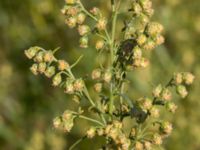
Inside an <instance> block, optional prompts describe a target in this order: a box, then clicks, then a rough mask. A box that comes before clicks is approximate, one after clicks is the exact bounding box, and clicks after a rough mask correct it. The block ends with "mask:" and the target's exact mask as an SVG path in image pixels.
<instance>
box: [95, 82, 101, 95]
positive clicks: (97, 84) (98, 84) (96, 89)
mask: <svg viewBox="0 0 200 150" xmlns="http://www.w3.org/2000/svg"><path fill="white" fill-rule="evenodd" d="M94 90H95V91H96V92H98V93H100V92H101V91H102V83H96V84H95V85H94Z"/></svg>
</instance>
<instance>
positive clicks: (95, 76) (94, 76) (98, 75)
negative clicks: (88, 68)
mask: <svg viewBox="0 0 200 150" xmlns="http://www.w3.org/2000/svg"><path fill="white" fill-rule="evenodd" d="M100 78H101V70H100V69H95V70H93V71H92V79H93V80H97V79H100Z"/></svg>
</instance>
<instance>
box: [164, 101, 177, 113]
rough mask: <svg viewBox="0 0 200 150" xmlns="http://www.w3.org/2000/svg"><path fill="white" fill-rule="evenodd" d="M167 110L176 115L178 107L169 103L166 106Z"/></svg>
mask: <svg viewBox="0 0 200 150" xmlns="http://www.w3.org/2000/svg"><path fill="white" fill-rule="evenodd" d="M166 108H167V110H169V112H172V113H175V111H176V109H177V105H175V104H174V103H173V102H169V103H167V104H166Z"/></svg>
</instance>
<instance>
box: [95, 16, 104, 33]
mask: <svg viewBox="0 0 200 150" xmlns="http://www.w3.org/2000/svg"><path fill="white" fill-rule="evenodd" d="M106 25H107V20H106V19H105V18H100V19H99V20H98V22H97V24H96V27H97V29H98V30H100V31H101V30H105V29H106Z"/></svg>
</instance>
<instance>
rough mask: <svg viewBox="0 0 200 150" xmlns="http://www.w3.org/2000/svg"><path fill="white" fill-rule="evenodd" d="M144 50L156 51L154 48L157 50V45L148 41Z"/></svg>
mask: <svg viewBox="0 0 200 150" xmlns="http://www.w3.org/2000/svg"><path fill="white" fill-rule="evenodd" d="M143 48H144V49H145V50H152V49H154V48H155V43H154V41H152V40H148V41H147V42H146V43H145V44H144V46H143Z"/></svg>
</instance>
